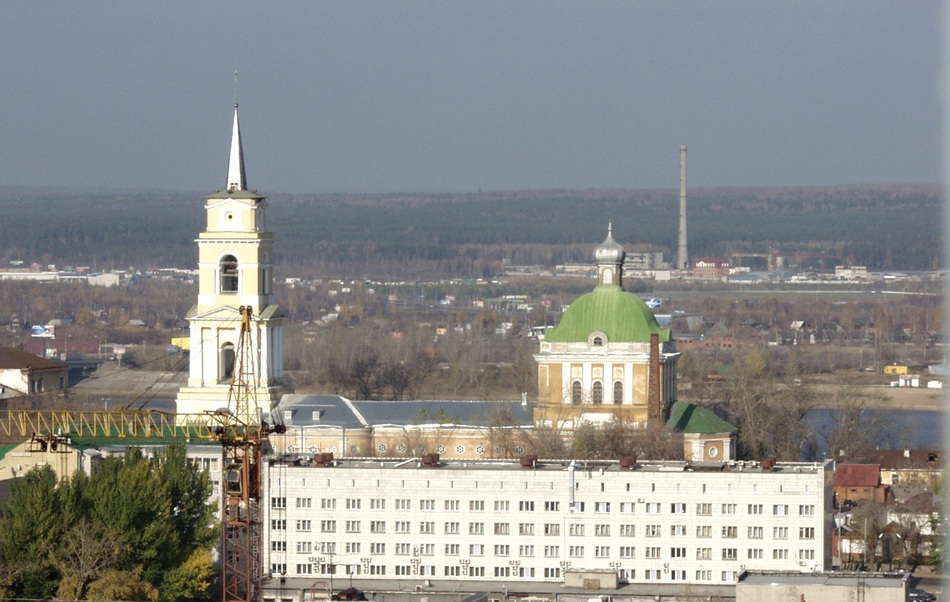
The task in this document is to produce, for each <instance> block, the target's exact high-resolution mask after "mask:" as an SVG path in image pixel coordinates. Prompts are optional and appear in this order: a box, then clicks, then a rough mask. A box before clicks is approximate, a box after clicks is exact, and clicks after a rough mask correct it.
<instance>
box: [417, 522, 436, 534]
mask: <svg viewBox="0 0 950 602" xmlns="http://www.w3.org/2000/svg"><path fill="white" fill-rule="evenodd" d="M419 533H422V534H423V535H432V534H434V533H435V523H434V522H432V521H423V522H421V523H419Z"/></svg>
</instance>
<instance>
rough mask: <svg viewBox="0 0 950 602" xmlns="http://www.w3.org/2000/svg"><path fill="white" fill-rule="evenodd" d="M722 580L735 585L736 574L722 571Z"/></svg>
mask: <svg viewBox="0 0 950 602" xmlns="http://www.w3.org/2000/svg"><path fill="white" fill-rule="evenodd" d="M722 580H723V581H725V582H727V583H735V581H736V572H735V571H723V572H722Z"/></svg>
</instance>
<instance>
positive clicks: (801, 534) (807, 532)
mask: <svg viewBox="0 0 950 602" xmlns="http://www.w3.org/2000/svg"><path fill="white" fill-rule="evenodd" d="M798 538H799V539H815V528H814V527H799V529H798Z"/></svg>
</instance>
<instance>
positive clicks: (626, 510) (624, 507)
mask: <svg viewBox="0 0 950 602" xmlns="http://www.w3.org/2000/svg"><path fill="white" fill-rule="evenodd" d="M620 512H621V513H622V514H633V502H620Z"/></svg>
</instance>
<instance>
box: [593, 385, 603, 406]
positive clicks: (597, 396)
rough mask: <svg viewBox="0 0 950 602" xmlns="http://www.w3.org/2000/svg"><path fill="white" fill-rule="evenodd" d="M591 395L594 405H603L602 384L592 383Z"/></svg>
mask: <svg viewBox="0 0 950 602" xmlns="http://www.w3.org/2000/svg"><path fill="white" fill-rule="evenodd" d="M593 394H594V403H596V404H598V405H599V404H602V403H604V383H602V382H600V381H599V380H598V381H594V391H593Z"/></svg>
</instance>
